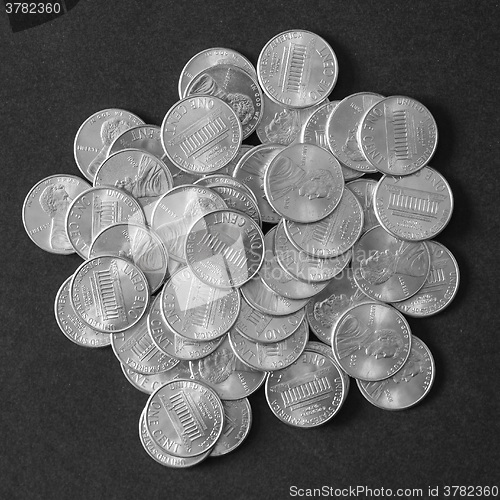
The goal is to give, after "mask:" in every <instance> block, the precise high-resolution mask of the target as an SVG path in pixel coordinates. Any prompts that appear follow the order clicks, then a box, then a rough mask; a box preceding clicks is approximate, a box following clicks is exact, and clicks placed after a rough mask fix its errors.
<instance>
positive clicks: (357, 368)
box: [332, 302, 411, 381]
mask: <svg viewBox="0 0 500 500" xmlns="http://www.w3.org/2000/svg"><path fill="white" fill-rule="evenodd" d="M410 347H411V331H410V327H409V325H408V323H407V322H406V320H405V318H404V316H403V315H402V314H401V313H400V312H398V311H396V309H394V308H393V307H392V306H389V305H387V304H381V303H379V302H371V303H370V302H369V303H365V304H358V305H355V306H354V307H352V308H351V309H349V310H348V311H347V312H345V313H344V314H343V315H342V316H341V317H340V318H339V320H338V321H337V324H336V325H335V329H334V331H333V335H332V349H333V354H334V356H335V359H336V360H337V361H338V362H339V364H340V366H341V367H342V368H343V370H344V371H345V372H346V373H347V374H348V375H349V376H351V377H354V378H359V379H362V380H367V381H377V380H383V379H386V378H388V377H392V376H393V375H394V374H395V373H396V372H398V370H400V369H401V367H402V366H403V365H404V363H405V361H406V360H407V358H408V356H409V354H410Z"/></svg>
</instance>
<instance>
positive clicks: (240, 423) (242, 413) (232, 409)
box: [210, 398, 252, 457]
mask: <svg viewBox="0 0 500 500" xmlns="http://www.w3.org/2000/svg"><path fill="white" fill-rule="evenodd" d="M222 406H223V408H224V427H223V429H222V434H221V436H220V438H219V439H218V440H217V442H216V443H215V446H214V448H213V449H212V453H210V456H211V457H220V456H222V455H226V454H227V453H229V452H231V451H234V450H235V449H236V448H237V447H238V446H240V445H241V443H243V441H244V440H245V439H246V437H247V436H248V433H249V432H250V427H251V425H252V408H251V406H250V402H249V401H248V399H247V398H243V399H238V400H235V401H222Z"/></svg>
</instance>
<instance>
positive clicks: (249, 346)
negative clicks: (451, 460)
mask: <svg viewBox="0 0 500 500" xmlns="http://www.w3.org/2000/svg"><path fill="white" fill-rule="evenodd" d="M337 76H338V65H337V59H336V57H335V53H334V51H333V50H332V48H331V47H330V46H329V45H328V43H327V42H326V41H325V40H323V39H322V38H321V37H319V36H317V35H315V34H314V33H311V32H308V31H299V30H292V31H286V32H284V33H280V34H279V35H277V36H275V37H273V38H272V39H271V40H270V41H269V42H268V43H267V44H266V46H265V47H264V48H263V49H262V51H261V53H260V56H259V58H258V63H257V69H255V68H254V67H253V66H252V64H251V62H250V61H248V60H247V59H246V58H245V57H244V56H242V55H241V54H239V53H237V52H236V51H234V50H230V49H225V48H214V49H207V50H204V51H202V52H200V53H199V54H196V55H195V56H194V57H193V58H191V59H190V60H189V61H188V63H187V64H186V65H185V67H184V69H183V70H182V73H181V77H180V79H179V85H178V88H179V98H180V100H179V101H178V102H176V103H175V104H173V105H172V106H171V108H170V109H169V110H168V111H167V113H166V114H165V118H164V120H163V123H162V124H161V126H156V125H148V124H145V123H144V122H143V121H142V120H141V119H140V118H138V117H137V116H135V115H133V114H132V113H129V112H127V111H125V110H122V109H106V110H103V111H99V112H97V113H94V114H93V115H92V116H91V117H89V118H88V119H87V120H86V121H85V122H84V123H83V124H82V126H81V127H80V129H79V130H78V132H77V135H76V138H75V145H74V154H75V160H76V163H77V165H78V167H79V169H80V171H81V172H82V174H83V176H84V177H85V178H86V179H87V180H88V181H90V182H92V183H93V186H91V185H90V184H89V183H88V182H86V181H84V180H83V179H80V178H78V177H75V176H72V175H62V174H61V175H54V176H51V177H49V178H46V179H43V180H42V181H40V182H38V183H37V184H36V185H35V186H34V187H33V188H32V190H31V191H30V192H29V193H28V195H27V197H26V200H25V203H24V206H23V221H24V225H25V228H26V231H27V233H28V235H29V236H30V238H31V239H32V240H33V241H34V242H35V243H36V244H37V245H38V246H39V247H41V248H42V249H44V250H47V251H49V252H52V253H59V254H69V253H73V252H76V253H77V254H78V255H80V256H81V257H82V258H83V259H85V261H84V262H83V264H82V265H81V266H79V267H78V269H77V270H76V271H75V273H74V274H73V276H71V277H69V278H68V279H67V280H66V281H65V282H64V283H63V285H62V286H61V288H60V290H59V292H58V294H57V297H56V300H55V315H56V319H57V323H58V325H59V327H60V328H61V330H62V331H63V333H64V334H65V335H66V336H67V337H68V338H69V339H70V340H72V341H73V342H75V343H76V344H78V345H81V346H86V347H104V346H108V345H111V346H112V350H113V352H114V354H115V355H116V357H117V359H118V360H119V361H120V365H121V368H122V371H123V373H124V376H125V377H126V379H127V380H128V381H129V382H130V383H131V384H132V385H133V386H134V387H135V388H137V389H138V390H140V391H142V392H145V393H147V394H149V395H150V396H149V399H148V401H147V403H146V405H145V408H144V411H143V413H142V415H141V416H140V418H139V436H140V440H141V442H142V444H143V446H144V448H145V450H146V451H147V453H148V454H149V455H150V456H151V457H152V458H153V459H155V460H156V461H157V462H159V463H161V464H163V465H167V466H172V467H188V466H191V465H194V464H197V463H199V462H201V461H202V460H203V459H205V458H206V457H208V456H212V457H214V456H220V455H224V454H226V453H228V452H229V451H232V450H234V449H235V448H236V447H237V446H239V444H241V442H242V441H243V440H244V439H245V437H246V436H247V435H248V432H249V429H250V425H251V421H252V412H251V407H250V403H249V400H248V399H247V398H248V396H249V395H251V394H252V393H253V392H255V391H256V390H258V389H259V388H260V387H261V386H262V385H265V393H266V398H267V401H268V403H269V407H270V409H271V411H272V412H273V413H274V414H275V415H276V416H277V418H279V419H280V420H282V421H283V422H285V423H288V424H290V425H294V426H297V427H313V426H317V425H321V424H324V423H326V422H327V421H329V420H330V419H331V418H332V417H333V416H334V415H336V414H337V413H338V411H339V409H340V408H341V406H342V404H343V402H344V401H345V399H346V397H347V394H348V390H349V379H350V377H353V378H355V379H356V380H357V385H358V387H359V389H360V391H361V392H362V394H363V395H364V396H365V397H366V398H367V399H368V400H369V401H370V402H371V403H373V404H375V405H377V406H379V407H381V408H385V409H402V408H408V407H410V406H412V405H414V404H416V403H417V402H418V401H420V400H421V399H422V398H423V397H424V396H425V394H427V392H428V390H429V389H430V386H431V385H432V381H433V379H434V371H435V370H434V363H433V360H432V355H431V354H430V352H429V350H428V348H427V347H426V346H425V344H424V343H423V342H422V341H420V340H419V339H417V338H416V337H414V336H412V334H411V331H410V326H409V324H408V322H407V321H406V319H405V317H404V316H403V315H402V314H401V313H404V314H406V315H408V316H414V317H421V316H427V315H430V314H435V313H437V312H438V311H440V310H442V309H443V308H444V307H446V306H447V305H448V304H449V303H450V302H451V300H452V299H453V297H454V296H455V294H456V291H457V287H458V267H457V264H456V261H455V259H454V258H453V256H452V255H451V253H450V252H449V251H448V250H447V249H446V248H445V247H443V246H442V245H441V244H439V243H438V242H436V241H433V240H432V238H434V237H435V236H436V235H437V234H438V233H439V232H440V231H441V230H443V228H444V227H445V226H446V224H447V223H448V221H449V219H450V217H451V213H452V209H453V198H452V194H451V190H450V187H449V185H448V183H447V182H446V180H445V179H444V178H443V176H442V175H441V174H439V173H438V172H437V171H436V170H434V169H433V168H431V167H429V166H428V161H429V159H430V158H431V157H432V154H433V153H434V151H435V148H436V144H437V128H436V124H435V121H434V119H433V118H432V115H431V114H430V112H429V111H428V110H427V108H425V106H423V105H422V104H420V103H418V102H417V101H415V100H413V99H411V98H408V97H402V96H393V97H386V98H384V97H383V96H381V95H379V94H375V93H370V92H363V93H358V94H354V95H351V96H348V97H346V98H345V99H343V100H341V101H334V102H330V101H328V96H329V94H330V92H331V91H332V89H333V87H334V86H335V83H336V80H337ZM254 132H256V135H257V137H258V139H259V140H260V141H261V143H262V144H260V145H257V146H251V145H248V144H242V141H243V139H246V138H247V137H249V136H251V135H252V134H253V133H254ZM365 174H366V175H368V176H370V178H369V177H364V178H363V179H361V178H360V177H362V176H364V175H365ZM380 174H383V175H382V177H381V178H380V179H377V178H376V176H379V175H380ZM310 331H312V333H314V334H315V335H316V337H317V338H318V339H319V341H320V342H316V341H311V340H310V338H309V333H310Z"/></svg>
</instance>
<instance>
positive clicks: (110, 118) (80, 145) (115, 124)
mask: <svg viewBox="0 0 500 500" xmlns="http://www.w3.org/2000/svg"><path fill="white" fill-rule="evenodd" d="M137 125H144V122H143V121H142V120H141V119H140V118H139V117H138V116H136V115H134V114H132V113H130V112H129V111H125V110H123V109H103V110H102V111H98V112H97V113H94V114H93V115H92V116H89V118H87V119H86V120H85V121H84V122H83V123H82V125H81V126H80V128H79V129H78V132H77V133H76V137H75V143H74V147H73V149H74V154H75V161H76V164H77V166H78V168H79V169H80V171H81V172H82V174H83V175H84V176H85V177H86V178H87V179H89V180H90V181H92V180H93V179H94V175H95V173H96V172H97V169H98V168H99V166H100V165H101V163H102V162H103V161H104V160H105V159H106V158H107V156H108V154H109V148H110V147H111V144H112V143H113V141H114V140H115V139H116V138H117V137H118V136H119V135H120V134H122V133H123V132H124V131H125V130H128V129H129V128H132V127H135V126H137Z"/></svg>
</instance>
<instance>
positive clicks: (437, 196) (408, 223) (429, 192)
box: [373, 166, 453, 241]
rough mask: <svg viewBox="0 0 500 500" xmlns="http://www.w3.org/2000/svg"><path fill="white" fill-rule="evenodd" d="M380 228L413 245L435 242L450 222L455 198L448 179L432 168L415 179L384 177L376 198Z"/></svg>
mask: <svg viewBox="0 0 500 500" xmlns="http://www.w3.org/2000/svg"><path fill="white" fill-rule="evenodd" d="M373 198H374V208H375V215H376V216H377V219H378V220H379V222H380V225H381V226H382V227H383V228H384V229H385V230H386V231H389V232H390V233H391V234H393V235H394V236H397V237H398V238H402V239H404V240H410V241H421V240H427V239H430V238H434V237H435V236H436V235H437V234H438V233H440V232H441V231H442V230H443V229H444V227H445V226H446V224H448V222H449V221H450V218H451V213H452V212H453V195H452V192H451V188H450V186H449V184H448V183H447V182H446V179H445V178H444V177H443V176H442V175H441V174H440V173H439V172H437V171H436V170H434V169H433V168H430V167H429V166H426V167H423V168H422V169H420V170H417V171H416V172H415V173H413V174H411V175H405V176H404V177H403V176H397V177H394V176H392V175H384V176H383V177H382V179H380V181H379V183H378V184H377V187H376V188H375V192H374V194H373Z"/></svg>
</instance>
